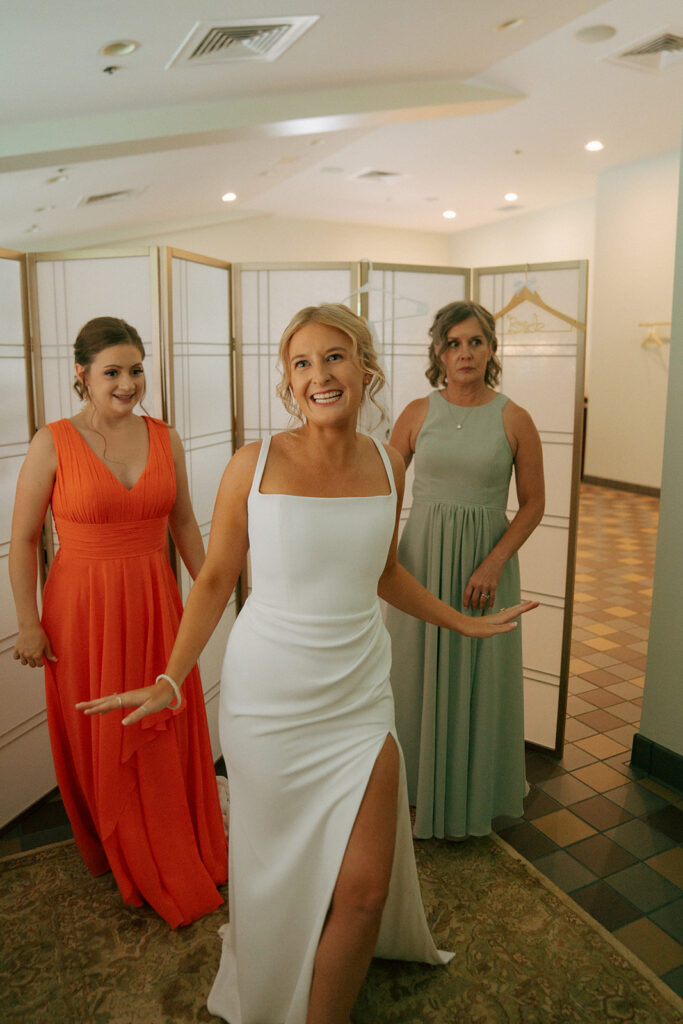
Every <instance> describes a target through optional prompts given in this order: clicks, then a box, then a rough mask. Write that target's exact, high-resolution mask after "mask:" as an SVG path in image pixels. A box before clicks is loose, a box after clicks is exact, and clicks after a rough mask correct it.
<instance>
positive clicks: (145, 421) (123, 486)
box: [64, 416, 152, 494]
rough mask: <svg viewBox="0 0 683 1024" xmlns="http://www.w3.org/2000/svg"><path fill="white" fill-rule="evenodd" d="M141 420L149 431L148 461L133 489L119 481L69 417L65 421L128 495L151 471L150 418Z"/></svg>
mask: <svg viewBox="0 0 683 1024" xmlns="http://www.w3.org/2000/svg"><path fill="white" fill-rule="evenodd" d="M140 419H141V420H142V421H143V422H144V424H145V427H146V429H147V461H146V462H145V467H144V469H143V470H142V473H140V476H139V477H138V478H137V480H136V481H135V483H134V484H133V486H132V487H126V485H125V484H124V483H123V481H122V480H119V478H118V477H117V476H116V474H115V473H114V472H112V470H111V469H110V468H109V466H108V465H107V463H106V462H105V461H104V460H103V459H101V458H100V457H99V455H98V454H97V453H96V452H94V451H93V450H92V448H91V447H90V445H89V444H88V442H87V441H86V439H85V438H84V437H83V435H82V434H81V432H80V430H78V428H77V427H75V426H74V424H73V423H72V422H71V420H70V419H69V418H68V417H67V418H65V421H64V422H65V423H68V424H69V426H70V427H71V429H72V430H73V432H74V433H75V434H76V435H77V437H78V438H79V439H80V441H81V442H82V444H83V445H84V446H85V448H86V449H87V451H89V452H90V454H91V455H92V457H93V459H95V460H96V461H97V462H98V463H99V464H100V466H102V467H103V468H104V469H105V470H106V471H107V473H109V475H110V477H111V478H112V480H115V481H116V483H117V484H118V485H119V486H120V487H122V488H123V489H124V491H125V492H126V494H132V493H133V491H134V490H135V488H136V487H137V486H138V484H139V483H140V481H141V480H142V478H143V477H144V476H145V475H146V473H147V470H148V469H149V466H150V462H151V458H152V431H151V430H150V429H149V422H148V420H149V417H147V416H141V417H140Z"/></svg>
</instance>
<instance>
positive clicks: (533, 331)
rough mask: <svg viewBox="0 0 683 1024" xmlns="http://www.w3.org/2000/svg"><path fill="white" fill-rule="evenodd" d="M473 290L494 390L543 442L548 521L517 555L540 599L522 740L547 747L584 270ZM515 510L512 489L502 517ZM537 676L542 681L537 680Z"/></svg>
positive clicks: (499, 277)
mask: <svg viewBox="0 0 683 1024" xmlns="http://www.w3.org/2000/svg"><path fill="white" fill-rule="evenodd" d="M476 290H477V295H476V297H477V301H479V302H481V304H482V305H484V306H485V307H486V308H488V309H489V310H490V311H491V312H492V313H493V314H494V315H495V316H496V333H497V336H498V343H499V344H498V356H499V359H500V362H501V365H502V369H503V372H502V380H501V390H502V391H503V392H504V393H505V394H506V395H508V396H509V397H510V398H512V399H513V400H514V401H515V402H517V403H518V404H519V405H521V406H522V407H523V408H525V409H527V410H528V412H529V413H530V414H531V416H532V418H533V420H534V422H535V424H536V426H537V428H538V430H539V433H540V435H541V441H542V445H543V462H544V471H545V482H546V508H545V515H544V518H543V522H542V524H541V526H539V527H538V528H537V530H536V531H535V533H534V534H533V535H532V537H531V538H530V539H529V540H528V541H527V542H526V544H525V545H524V546H523V548H522V550H521V551H520V570H521V577H522V587H523V591H524V594H525V595H527V596H530V597H538V598H540V599H541V600H542V601H543V602H544V604H543V605H542V606H541V608H539V609H538V610H537V611H535V612H533V613H532V614H531V615H529V616H527V617H526V618H525V621H524V631H523V649H524V666H525V697H526V735H527V739H529V740H531V741H532V742H535V743H540V744H541V745H543V746H549V747H554V746H555V737H556V730H557V716H558V714H563V713H564V699H565V698H566V685H567V679H566V666H563V664H562V651H563V647H564V648H565V649H568V640H569V638H568V637H567V638H566V639H567V643H565V636H564V632H565V629H566V630H569V629H571V619H570V617H569V616H566V615H565V602H566V600H567V599H570V598H571V595H570V593H569V591H568V584H567V581H568V579H571V572H570V560H573V558H574V551H573V540H570V538H573V536H574V533H573V531H572V530H571V527H572V523H571V518H570V517H571V514H572V507H573V503H574V504H575V502H576V494H577V488H578V480H575V479H574V477H573V472H574V465H575V459H574V452H575V449H576V446H577V445H579V444H580V436H575V426H576V424H577V417H576V409H577V406H578V405H579V403H580V401H581V400H582V398H583V396H582V394H580V393H579V394H577V392H578V391H579V389H580V388H582V386H583V320H584V318H585V266H584V265H582V264H567V265H562V264H558V265H556V266H552V265H550V266H540V267H527V268H508V269H501V270H496V271H490V272H489V271H479V272H476ZM516 509H517V499H516V493H515V489H514V486H511V489H510V498H509V505H508V513H509V514H510V515H514V512H515V511H516ZM539 673H541V674H547V675H548V679H546V680H545V681H540V682H539V681H538V679H537V678H534V677H535V676H537V675H538V674H539ZM550 682H552V684H553V685H549V683H550ZM560 683H561V684H562V699H560Z"/></svg>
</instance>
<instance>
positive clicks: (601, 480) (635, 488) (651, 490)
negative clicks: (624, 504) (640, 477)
mask: <svg viewBox="0 0 683 1024" xmlns="http://www.w3.org/2000/svg"><path fill="white" fill-rule="evenodd" d="M581 483H582V484H594V485H595V486H596V487H613V488H614V490H616V491H631V492H632V493H633V494H647V495H649V496H650V497H651V498H658V497H659V496H660V494H661V488H660V487H647V486H646V485H645V484H627V483H626V482H625V481H624V480H606V479H605V477H602V476H586V474H585V473H584V475H583V476H582V477H581Z"/></svg>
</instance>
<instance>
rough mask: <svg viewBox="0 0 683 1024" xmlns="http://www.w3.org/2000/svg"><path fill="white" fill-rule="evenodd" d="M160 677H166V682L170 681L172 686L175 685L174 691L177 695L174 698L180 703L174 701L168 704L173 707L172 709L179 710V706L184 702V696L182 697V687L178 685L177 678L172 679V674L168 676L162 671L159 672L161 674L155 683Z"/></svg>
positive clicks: (156, 681)
mask: <svg viewBox="0 0 683 1024" xmlns="http://www.w3.org/2000/svg"><path fill="white" fill-rule="evenodd" d="M160 679H165V680H166V682H167V683H170V684H171V686H172V687H173V692H174V694H175V697H174V698H173V700H177V701H178V703H177V704H173V703H171V704H169V705H168V706H169V708H170V709H171V711H177V710H178V708H179V707H180V705H181V704H182V703H183V698H182V697H181V695H180V687H179V686H178V684H177V683H176V681H175V679H171V677H170V676H167V675H166V673H165V672H161V673H160V674H159V675H158V676H157V677H156V679H155V680H154V682H155V683H158V682H159V680H160Z"/></svg>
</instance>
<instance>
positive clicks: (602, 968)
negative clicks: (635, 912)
mask: <svg viewBox="0 0 683 1024" xmlns="http://www.w3.org/2000/svg"><path fill="white" fill-rule="evenodd" d="M417 856H418V862H419V868H420V876H421V881H422V886H423V894H424V899H425V905H426V908H427V913H428V917H429V920H430V924H431V926H432V928H433V931H434V934H435V937H436V938H437V941H438V944H439V945H440V947H442V948H448V949H450V950H452V951H454V952H455V954H456V957H455V960H454V961H453V962H452V963H451V964H450V965H449V966H448V967H445V968H436V967H427V966H424V965H419V964H404V963H398V962H395V961H391V962H390V961H384V962H383V961H376V962H375V963H374V964H373V966H372V968H371V971H370V974H369V976H368V979H367V981H366V983H365V985H364V986H363V989H362V992H361V996H360V999H359V1002H358V1005H357V1008H356V1010H355V1011H354V1017H353V1020H354V1024H456V1022H457V1024H612V1022H614V1024H616V1022H619V1024H624V1022H626V1021H628V1022H629V1024H655V1022H657V1024H681V1022H682V1021H683V1003H682V1002H681V1001H680V1000H678V999H677V997H676V996H675V995H674V994H673V993H672V992H671V991H670V989H667V988H666V986H664V985H663V984H662V983H661V982H659V981H658V980H657V979H656V978H655V977H654V975H650V974H649V972H648V971H647V968H645V969H643V968H642V967H639V966H638V965H637V962H636V961H635V960H633V961H632V960H631V959H630V957H629V954H628V953H624V952H623V950H621V949H620V948H618V947H617V946H616V945H615V944H614V943H613V940H612V939H611V938H610V936H609V935H608V934H607V933H606V932H603V931H602V929H600V927H599V926H597V925H595V923H593V922H591V923H588V919H587V918H586V917H585V915H584V914H583V913H582V912H581V911H580V910H576V909H575V908H573V907H572V905H571V902H570V901H569V900H568V899H567V897H566V896H564V895H563V894H561V893H559V892H558V891H557V890H554V888H553V889H551V888H548V887H546V885H547V884H548V883H546V885H544V884H542V882H541V881H539V878H538V877H537V875H536V873H534V872H533V869H531V870H530V869H529V868H528V866H527V865H525V864H524V862H523V861H521V860H520V859H517V858H516V857H515V856H513V855H511V853H509V852H507V851H506V849H505V848H504V846H503V844H502V843H500V842H499V841H495V840H493V839H491V838H488V837H487V838H482V839H476V840H470V841H469V842H468V843H463V844H454V843H448V842H444V841H441V842H440V841H438V840H430V841H429V842H421V843H418V844H417ZM0 872H1V873H2V888H1V891H2V897H1V899H0V913H1V914H2V920H3V930H2V939H1V940H0V941H1V943H2V947H3V948H2V964H3V967H2V968H1V969H0V983H1V984H2V992H3V997H2V1008H1V1009H0V1019H1V1020H2V1021H3V1022H4V1024H185V1022H194V1021H199V1022H207V1021H217V1018H214V1017H212V1016H211V1015H210V1014H209V1013H208V1011H207V1010H206V1007H205V1005H204V1001H205V999H206V994H207V993H208V990H209V987H210V984H211V981H212V977H213V974H214V972H215V970H216V967H217V964H218V958H219V940H218V938H217V935H216V930H217V928H218V926H219V925H220V924H221V923H222V921H224V919H225V911H224V910H219V911H216V912H215V913H214V914H212V915H210V916H209V917H206V918H203V919H202V920H201V921H198V922H195V924H193V925H191V926H189V927H187V928H182V929H179V930H178V931H176V932H171V931H169V929H168V927H167V926H166V925H165V924H164V923H163V922H162V921H161V920H160V919H159V918H158V917H157V916H156V915H155V914H154V913H153V912H152V911H151V910H149V909H145V908H142V909H140V910H134V909H131V908H128V907H125V906H124V905H123V904H122V902H121V900H120V898H119V897H118V893H117V891H116V889H115V886H114V883H113V881H112V879H111V877H109V876H103V877H101V878H97V879H93V878H91V877H90V876H89V875H88V874H87V872H86V870H85V868H84V866H83V864H82V862H81V861H80V858H79V857H78V854H77V853H76V850H75V847H74V845H73V843H71V842H66V843H64V844H61V845H57V846H51V847H45V848H43V849H41V850H36V851H33V852H30V853H26V854H20V855H17V856H14V857H10V858H7V859H5V860H3V861H1V862H0ZM283 940H285V941H286V936H283Z"/></svg>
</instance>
